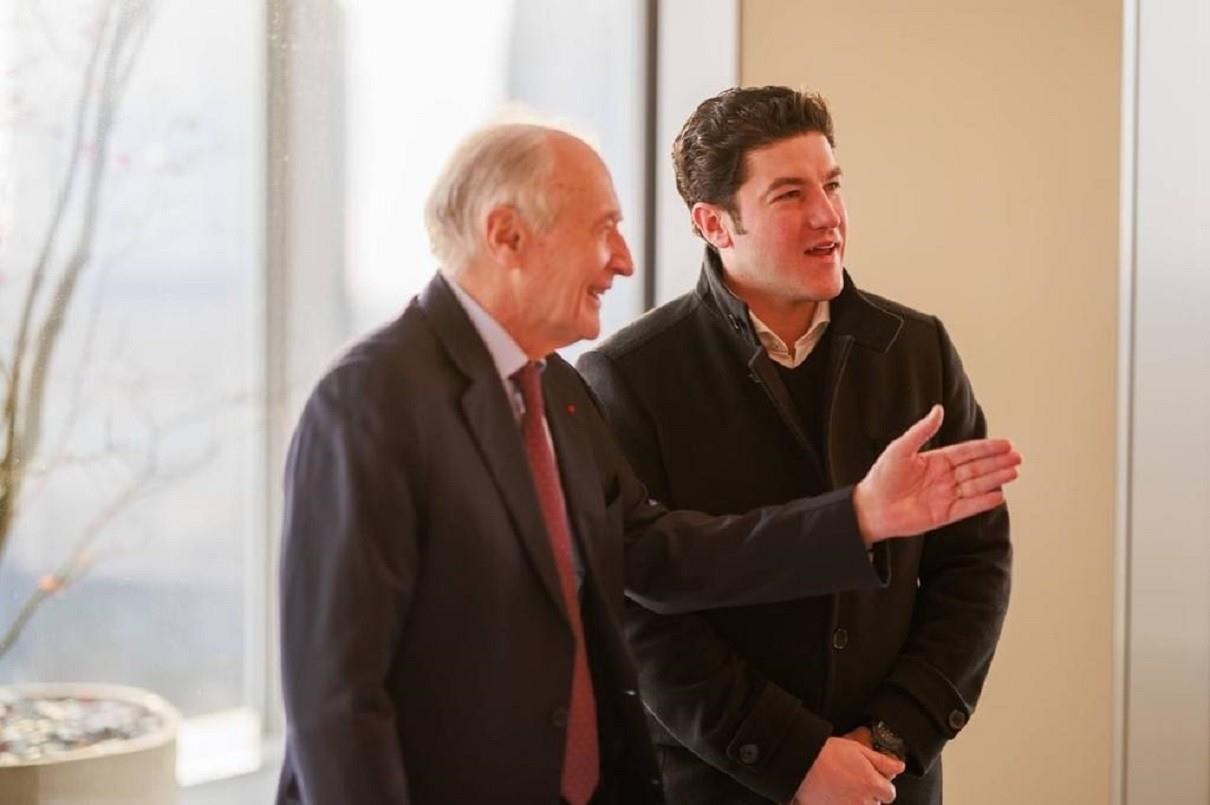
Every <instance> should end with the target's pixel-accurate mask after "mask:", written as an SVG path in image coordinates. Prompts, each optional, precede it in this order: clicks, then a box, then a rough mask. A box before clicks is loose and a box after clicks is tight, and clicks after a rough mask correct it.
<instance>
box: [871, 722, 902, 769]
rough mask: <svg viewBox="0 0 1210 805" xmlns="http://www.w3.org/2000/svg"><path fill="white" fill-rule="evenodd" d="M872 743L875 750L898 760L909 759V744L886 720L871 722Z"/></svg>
mask: <svg viewBox="0 0 1210 805" xmlns="http://www.w3.org/2000/svg"><path fill="white" fill-rule="evenodd" d="M870 744H871V745H872V746H873V747H874V751H875V752H881V753H882V754H884V755H890V756H891V757H893V758H895V759H896V760H907V745H906V744H904V742H903V739H902V738H900V737H899V736H898V735H896V734H895V731H894V730H893V729H891V728H890V727H888V726H887V723H886V722H885V721H872V722H870Z"/></svg>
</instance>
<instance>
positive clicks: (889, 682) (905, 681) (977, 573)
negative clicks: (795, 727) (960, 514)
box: [867, 321, 1012, 774]
mask: <svg viewBox="0 0 1210 805" xmlns="http://www.w3.org/2000/svg"><path fill="white" fill-rule="evenodd" d="M937 332H938V339H939V349H940V350H941V360H942V367H943V392H944V400H943V403H944V405H945V423H944V425H943V428H942V431H941V433H940V434H939V436H938V440H939V442H940V443H942V444H952V443H955V442H960V441H964V440H966V439H978V438H983V437H985V436H986V435H987V423H986V421H985V420H984V417H983V411H982V410H981V409H980V408H979V405H978V403H977V402H976V401H975V397H974V393H973V392H972V390H971V386H970V382H969V380H968V379H967V377H966V373H965V372H964V371H963V369H962V362H961V360H960V359H959V357H958V353H957V352H956V351H955V349H954V347H953V344H952V343H951V342H950V340H949V336H948V335H947V334H946V332H945V328H944V327H943V326H942V325H941V323H940V322H939V321H938V322H937ZM1011 564H1012V546H1011V544H1010V542H1009V527H1008V510H1007V508H1006V507H1004V506H1000V507H998V508H996V509H993V510H992V511H989V512H986V513H984V514H981V515H978V516H976V517H972V518H969V519H967V520H962V521H960V522H957V523H954V524H952V525H950V526H947V527H945V528H943V529H940V530H938V531H934V532H932V533H931V534H929V535H927V536H926V537H925V542H924V549H923V554H922V557H921V562H920V579H919V581H920V590H919V593H918V594H917V597H916V609H915V612H914V615H913V623H912V629H911V632H910V634H909V635H908V639H907V642H906V643H905V645H904V646H903V650H902V651H901V652H900V655H899V659H898V661H897V662H896V664H895V665H894V667H893V668H892V669H891V672H890V673H889V674H888V676H887V677H886V680H885V681H884V683H883V684H882V685H881V687H880V688H879V689H878V691H877V692H876V693H875V696H874V698H873V699H872V701H871V702H870V703H869V705H868V707H867V712H868V715H869V716H870V718H872V719H880V720H882V721H885V722H886V723H887V724H888V726H890V727H891V729H892V730H894V731H895V732H896V733H897V734H898V735H899V736H900V737H901V738H903V739H904V741H905V743H906V744H907V748H908V769H909V771H912V772H914V773H916V774H921V773H923V772H924V771H925V770H927V769H928V768H930V767H931V766H932V765H933V763H934V762H935V761H936V759H937V757H938V756H939V755H940V753H941V749H942V747H943V746H944V745H945V743H946V742H947V741H948V740H950V739H951V738H953V737H954V736H956V735H957V734H958V732H959V731H961V729H962V728H963V727H964V726H965V725H966V723H967V721H968V720H969V719H970V716H971V714H972V712H973V711H974V708H975V703H976V701H977V700H978V698H979V693H980V691H981V690H982V688H983V681H984V679H985V678H986V677H987V672H988V668H989V667H990V665H991V661H992V655H993V653H994V652H995V648H996V643H997V642H998V641H999V638H1000V629H1001V627H1002V626H1003V623H1004V615H1005V612H1006V611H1007V608H1008V596H1009V586H1010V570H1011Z"/></svg>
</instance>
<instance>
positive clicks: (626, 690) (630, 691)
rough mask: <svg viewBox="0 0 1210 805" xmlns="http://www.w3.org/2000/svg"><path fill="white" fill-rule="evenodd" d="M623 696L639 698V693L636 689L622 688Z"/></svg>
mask: <svg viewBox="0 0 1210 805" xmlns="http://www.w3.org/2000/svg"><path fill="white" fill-rule="evenodd" d="M622 695H623V696H638V695H639V692H638V691H637V690H635V689H634V688H622Z"/></svg>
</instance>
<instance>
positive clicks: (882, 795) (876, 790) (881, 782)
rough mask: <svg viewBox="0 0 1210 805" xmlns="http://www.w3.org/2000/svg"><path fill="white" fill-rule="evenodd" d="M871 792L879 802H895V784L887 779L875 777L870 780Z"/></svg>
mask: <svg viewBox="0 0 1210 805" xmlns="http://www.w3.org/2000/svg"><path fill="white" fill-rule="evenodd" d="M870 790H871V791H872V792H873V794H874V797H875V799H877V801H878V802H894V801H895V784H894V783H892V782H891V781H890V780H888V779H886V778H885V777H879V776H878V775H874V777H873V779H872V780H870Z"/></svg>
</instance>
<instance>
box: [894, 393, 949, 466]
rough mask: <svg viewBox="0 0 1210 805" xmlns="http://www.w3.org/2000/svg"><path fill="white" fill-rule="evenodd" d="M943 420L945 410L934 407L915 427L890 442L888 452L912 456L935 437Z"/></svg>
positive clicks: (937, 406) (938, 406)
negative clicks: (892, 451)
mask: <svg viewBox="0 0 1210 805" xmlns="http://www.w3.org/2000/svg"><path fill="white" fill-rule="evenodd" d="M943 419H945V409H943V408H942V407H941V406H940V405H934V406H933V407H932V408H931V409H930V410H929V412H928V413H927V414H925V415H924V417H922V418H921V419H920V420H919V421H918V422H917V423H916V424H915V425H912V426H911V427H910V428H908V429H907V430H905V431H904V432H903V434H902V435H901V436H900V437H899V438H898V439H896V440H895V441H893V442H891V446H890V447H889V448H888V450H894V451H896V452H900V453H903V454H905V455H913V454H915V453H919V452H920V448H922V447H924V445H925V443H926V442H928V440H929V439H931V438H933V437H934V436H936V435H937V431H938V430H940V429H941V421H942V420H943Z"/></svg>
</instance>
